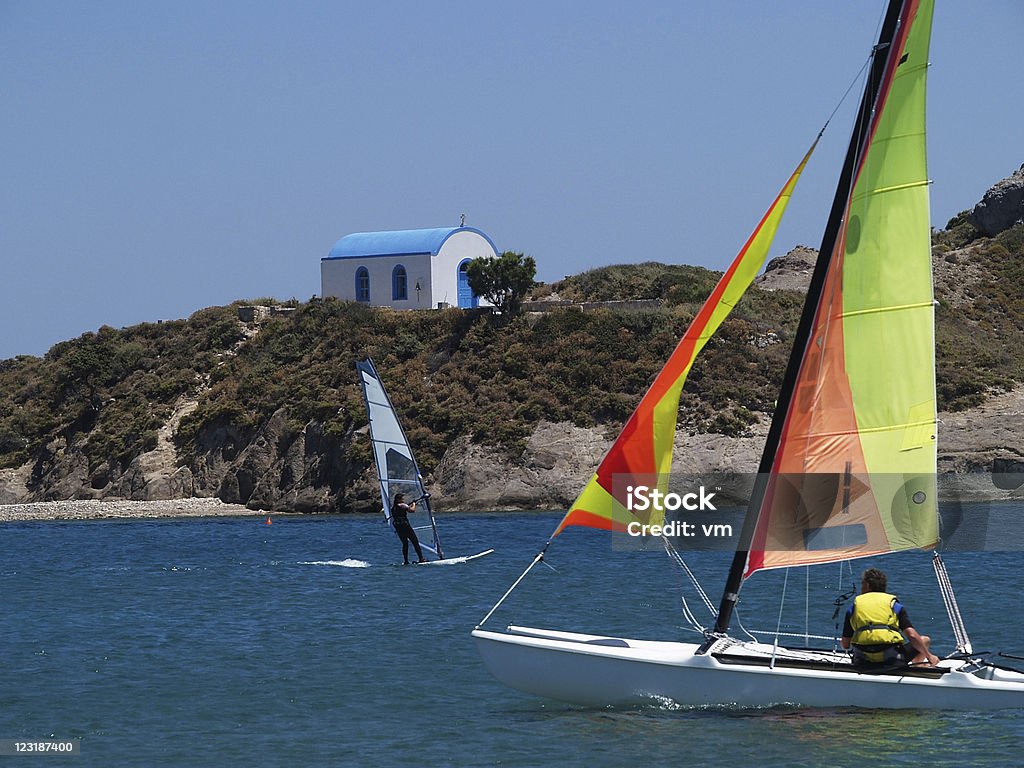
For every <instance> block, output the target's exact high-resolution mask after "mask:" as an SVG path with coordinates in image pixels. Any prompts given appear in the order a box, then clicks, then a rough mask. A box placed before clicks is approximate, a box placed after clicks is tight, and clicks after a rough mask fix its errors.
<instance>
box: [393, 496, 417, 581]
mask: <svg viewBox="0 0 1024 768" xmlns="http://www.w3.org/2000/svg"><path fill="white" fill-rule="evenodd" d="M411 511H412V510H411V509H409V505H408V504H406V503H405V502H404V501H400V502H395V504H394V506H392V507H391V524H392V525H393V526H394V527H395V533H397V534H398V538H400V539H401V540H402V559H403V560H404V561H405V564H406V565H408V564H409V542H412V546H413V548H415V550H416V556H417V557H418V558H419V560H420V562H421V563H422V562H425V561H426V558H425V557H423V550H422V549H420V540H419V539H418V538H417V537H416V531H415V530H413V527H412V525H410V523H409V513H410V512H411Z"/></svg>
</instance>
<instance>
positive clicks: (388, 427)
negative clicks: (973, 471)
mask: <svg viewBox="0 0 1024 768" xmlns="http://www.w3.org/2000/svg"><path fill="white" fill-rule="evenodd" d="M356 370H357V371H358V373H359V382H360V384H361V385H362V388H363V401H364V402H365V403H366V414H367V417H368V418H369V421H370V440H371V442H372V443H373V459H374V462H375V464H376V466H377V480H378V483H379V486H380V501H381V505H382V506H383V511H384V519H385V520H387V521H388V523H389V524H390V522H391V507H392V504H393V503H394V499H395V495H396V494H398V493H401V494H403V495H404V496H405V500H406V503H408V502H413V501H415V502H416V511H415V512H413V513H412V514H410V515H409V523H410V524H411V525H412V526H413V528H414V529H415V531H416V536H417V538H418V539H419V540H420V545H421V546H424V547H427V548H428V549H429V550H430V551H432V552H434V553H435V554H436V555H437V556H438V557H442V558H443V557H444V553H443V551H442V549H441V539H440V537H439V536H438V533H437V522H436V521H435V520H434V514H433V512H432V511H431V509H430V494H428V493H427V491H426V488H424V486H423V477H422V475H420V470H419V467H418V466H417V465H416V458H415V457H414V456H413V452H412V448H411V447H410V446H409V440H408V438H406V436H405V430H404V429H402V424H401V422H400V421H399V420H398V414H397V413H395V408H394V406H393V405H392V404H391V398H390V397H388V393H387V390H385V389H384V383H383V382H382V381H381V378H380V375H379V374H378V373H377V369H376V368H375V367H374V365H373V361H372V360H370V359H369V358H367V359H366V360H363V361H361V362H357V363H356Z"/></svg>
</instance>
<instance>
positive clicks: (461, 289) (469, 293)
mask: <svg viewBox="0 0 1024 768" xmlns="http://www.w3.org/2000/svg"><path fill="white" fill-rule="evenodd" d="M469 262H470V259H463V260H462V263H460V264H459V275H458V277H459V279H458V290H457V294H458V298H459V307H460V308H461V309H472V308H473V307H478V306H480V297H479V296H477V295H476V294H475V293H473V289H472V288H470V287H469V274H468V271H469Z"/></svg>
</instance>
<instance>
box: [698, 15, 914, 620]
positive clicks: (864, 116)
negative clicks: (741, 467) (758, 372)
mask: <svg viewBox="0 0 1024 768" xmlns="http://www.w3.org/2000/svg"><path fill="white" fill-rule="evenodd" d="M906 2H912V0H890V2H889V7H888V10H887V11H886V14H885V20H884V22H883V23H882V28H881V31H880V33H879V36H878V43H877V44H876V45H875V47H874V49H873V59H872V63H871V67H870V70H869V73H868V79H867V83H866V84H865V86H864V94H863V96H862V97H861V103H860V108H859V110H858V112H857V119H856V122H855V123H854V129H853V134H852V136H851V137H850V144H849V147H848V148H847V150H846V159H845V161H844V162H843V169H842V172H841V174H840V176H839V183H838V185H837V186H836V194H835V198H834V199H833V201H832V209H831V212H830V213H829V217H828V222H827V224H826V226H825V232H824V235H823V236H822V241H821V247H820V249H819V251H818V261H817V264H816V265H815V267H814V273H813V274H812V276H811V283H810V286H809V288H808V290H807V298H806V300H805V303H804V308H803V313H802V314H801V316H800V323H799V325H798V326H797V332H796V336H795V338H794V341H793V351H792V352H791V353H790V357H789V363H788V365H787V367H786V374H785V377H784V379H783V382H782V390H781V391H780V392H779V399H778V402H777V404H776V407H775V413H774V414H773V415H772V421H771V426H770V427H769V431H768V438H767V441H766V443H765V448H764V452H763V453H762V455H761V463H760V465H759V466H758V470H757V472H758V474H757V479H756V482H755V483H754V490H753V494H752V495H751V499H750V503H749V504H748V506H747V514H746V517H745V518H744V521H743V528H742V530H741V532H740V539H739V542H738V544H737V548H736V554H735V555H734V556H733V561H732V565H731V566H730V568H729V575H728V577H727V578H726V582H725V589H724V590H723V593H722V599H721V602H720V603H719V608H718V617H717V619H716V620H715V627H714V630H713V633H714V634H716V635H724V634H726V633H727V632H728V630H729V623H730V621H731V619H732V613H733V609H734V608H735V607H736V602H737V600H738V599H739V592H740V588H741V586H742V584H743V572H744V570H745V568H746V564H747V557H748V556H749V554H750V545H751V542H752V541H753V537H754V531H755V529H756V528H757V520H758V515H759V513H760V510H761V506H762V505H763V503H764V498H765V492H766V488H767V482H768V476H769V473H770V472H771V470H772V467H773V466H774V464H775V457H776V451H777V450H778V446H779V442H780V439H781V436H782V429H783V427H784V425H785V422H786V414H787V413H788V412H789V408H790V404H791V402H792V400H793V394H794V391H795V389H796V383H797V379H798V377H799V374H800V367H801V364H802V362H803V358H804V353H805V351H806V350H807V346H808V344H809V343H810V340H811V333H812V330H813V327H814V318H815V315H816V314H817V310H818V305H819V303H820V302H821V298H822V293H823V290H824V287H825V280H826V277H827V275H828V272H829V266H830V264H831V260H832V257H833V254H834V252H835V245H836V238H837V237H838V235H839V232H840V230H841V227H842V224H843V217H844V215H845V212H846V209H847V204H848V201H849V197H850V192H851V190H852V187H853V181H854V177H855V175H856V170H857V167H858V165H859V163H860V159H861V157H862V156H863V154H864V152H865V151H866V149H867V141H868V138H869V128H870V126H871V123H872V117H873V115H874V111H875V108H876V104H877V101H878V96H879V93H880V89H881V83H882V80H883V75H884V73H885V71H886V67H887V65H888V61H889V57H890V56H891V55H892V41H893V38H894V37H895V35H896V32H897V29H898V24H899V20H900V17H901V14H902V13H903V9H904V5H905V3H906ZM879 54H882V55H879Z"/></svg>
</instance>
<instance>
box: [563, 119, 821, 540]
mask: <svg viewBox="0 0 1024 768" xmlns="http://www.w3.org/2000/svg"><path fill="white" fill-rule="evenodd" d="M817 143H818V142H817V139H815V141H814V144H812V145H811V148H810V149H809V150H808V151H807V154H806V155H804V157H803V159H802V160H801V161H800V164H799V165H798V166H797V168H796V170H795V171H794V172H793V175H792V176H790V178H789V180H788V181H787V182H786V184H785V186H784V187H783V188H782V191H781V192H779V194H778V196H777V197H776V198H775V200H774V202H772V204H771V206H770V207H769V208H768V210H767V212H766V213H765V214H764V216H763V217H762V219H761V221H760V223H759V224H758V225H757V228H756V229H755V230H754V232H753V233H752V234H751V235H750V237H749V238H748V240H747V242H746V243H745V244H744V246H743V248H742V250H741V251H740V252H739V254H738V255H737V256H736V258H735V259H734V260H733V262H732V264H731V265H730V267H729V269H728V270H727V271H726V273H725V274H724V275H723V276H722V279H721V280H719V282H718V285H716V286H715V289H714V291H712V293H711V295H710V296H709V297H708V299H707V301H705V302H704V305H703V306H702V307H701V309H700V311H699V312H698V313H697V316H696V317H695V318H694V319H693V322H691V323H690V326H689V328H687V330H686V333H685V334H683V337H682V339H680V341H679V344H678V345H677V346H676V349H675V351H674V352H673V353H672V356H671V357H670V358H669V359H668V362H667V363H666V364H665V367H664V368H662V370H661V372H660V373H659V374H658V376H657V377H656V378H655V379H654V383H653V384H652V385H651V387H650V389H649V390H648V391H647V393H646V394H645V395H644V396H643V399H641V400H640V404H639V405H638V406H637V407H636V410H635V411H634V412H633V415H632V416H630V418H629V420H628V421H627V422H626V425H625V427H623V429H622V432H621V433H620V435H619V437H618V439H617V440H616V441H615V443H614V444H613V445H612V447H611V449H610V450H609V451H608V454H607V455H606V456H605V457H604V460H603V461H602V462H601V464H600V466H599V467H598V469H597V472H596V473H595V474H594V476H593V477H592V478H591V479H590V482H589V483H587V485H586V487H585V488H584V489H583V492H582V493H581V494H580V495H579V498H577V499H576V501H575V503H573V505H572V506H571V507H570V509H569V512H568V513H567V514H566V516H565V517H564V518H563V519H562V522H561V523H560V524H559V525H558V528H556V529H555V532H554V534H552V538H554V536H557V535H558V534H559V533H561V532H562V531H563V530H564V529H565V528H567V527H568V526H571V525H581V526H589V527H592V528H602V529H607V530H620V531H621V530H625V529H626V526H627V525H628V524H629V523H630V522H631V521H633V520H636V519H637V518H636V517H635V516H634V515H633V513H631V512H630V511H629V510H628V509H627V507H626V503H625V501H626V500H625V493H626V488H628V487H629V486H631V485H633V481H634V480H635V481H636V482H637V483H641V482H642V483H650V482H652V480H653V479H654V478H664V477H665V476H666V475H667V474H668V472H669V470H670V469H671V466H672V448H673V443H674V441H675V433H676V421H677V417H678V411H679V395H680V392H681V391H682V388H683V383H684V382H685V381H686V376H687V374H689V372H690V368H691V367H692V366H693V361H694V359H696V357H697V355H698V354H699V353H700V351H701V350H702V349H703V348H704V345H705V344H707V342H708V340H709V339H710V338H711V337H712V336H713V335H714V333H715V332H716V331H717V330H718V328H719V326H720V325H721V324H722V323H723V322H724V321H725V318H726V317H728V315H729V313H730V312H731V311H732V308H733V307H734V306H736V303H737V302H738V301H739V300H740V298H741V297H742V296H743V294H744V293H745V292H746V290H747V288H749V287H750V284H751V282H753V280H754V277H755V276H756V275H757V273H758V272H760V271H761V267H762V266H763V265H764V262H765V259H766V258H767V257H768V251H769V249H770V248H771V244H772V240H773V239H774V238H775V232H776V230H777V229H778V226H779V222H780V221H781V220H782V215H783V213H784V212H785V210H786V205H787V204H788V203H789V199H790V197H791V195H792V194H793V188H794V187H795V186H796V182H797V180H798V179H799V177H800V173H801V172H802V171H803V169H804V166H805V165H806V164H807V161H808V160H809V159H810V156H811V153H812V152H813V151H814V148H815V146H816V145H817ZM613 479H614V484H613ZM654 482H663V480H654ZM643 522H646V523H658V522H660V520H656V519H648V518H645V519H644V520H643Z"/></svg>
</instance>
